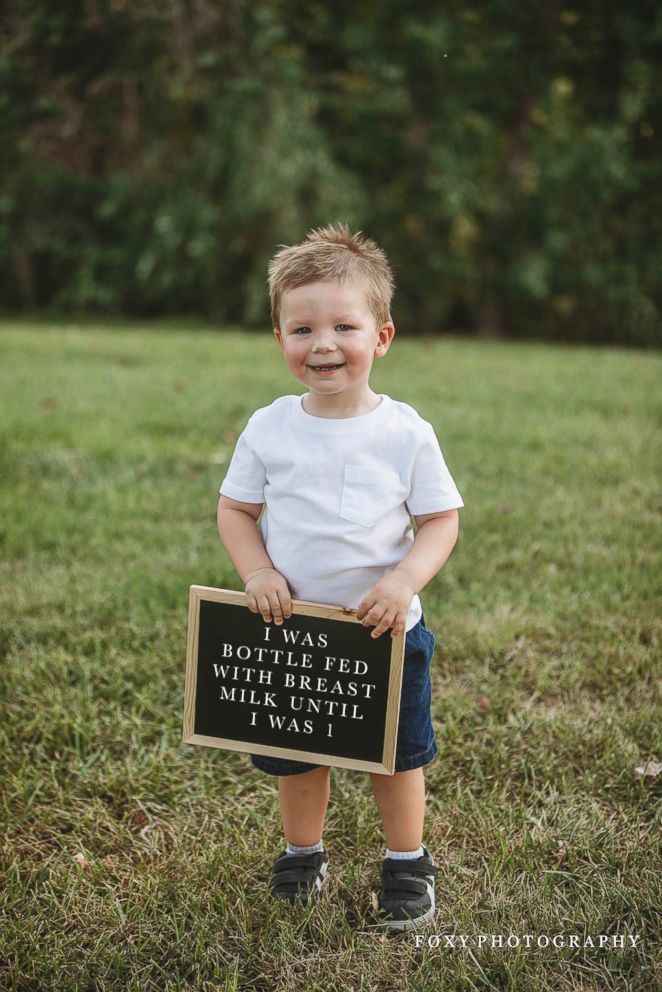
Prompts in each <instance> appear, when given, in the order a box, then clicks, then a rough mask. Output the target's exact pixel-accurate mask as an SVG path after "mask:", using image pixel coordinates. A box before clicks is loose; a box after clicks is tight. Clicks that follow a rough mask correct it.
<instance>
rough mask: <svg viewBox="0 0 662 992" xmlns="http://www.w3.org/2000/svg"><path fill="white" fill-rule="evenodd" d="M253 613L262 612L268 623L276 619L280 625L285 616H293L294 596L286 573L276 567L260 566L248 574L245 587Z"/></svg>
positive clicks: (247, 600)
mask: <svg viewBox="0 0 662 992" xmlns="http://www.w3.org/2000/svg"><path fill="white" fill-rule="evenodd" d="M244 592H245V593H246V602H247V606H248V609H249V610H250V611H251V613H261V614H262V617H263V619H264V620H266V621H267V623H268V622H269V621H270V620H271V619H272V617H273V619H274V621H275V623H277V624H278V625H279V626H280V624H282V622H283V617H285V618H286V619H288V618H289V617H291V616H292V596H291V594H290V587H289V586H288V584H287V581H286V579H285V576H284V575H281V574H280V572H277V571H276V569H275V568H260V569H258V571H256V572H253V573H252V574H251V575H249V576H248V578H247V580H246V585H245V588H244Z"/></svg>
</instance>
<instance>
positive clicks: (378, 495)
mask: <svg viewBox="0 0 662 992" xmlns="http://www.w3.org/2000/svg"><path fill="white" fill-rule="evenodd" d="M406 496H407V493H406V490H405V487H404V486H403V485H402V483H401V482H400V476H399V475H398V473H397V472H394V471H391V470H390V469H383V468H366V467H364V466H362V465H345V478H344V482H343V490H342V499H341V501H340V516H341V517H342V518H343V519H344V520H351V521H352V523H355V524H361V526H362V527H372V526H373V524H374V523H376V521H377V520H379V518H380V517H382V516H384V514H385V513H387V512H388V511H390V510H393V509H395V508H396V507H397V506H400V504H401V503H404V500H405V498H406Z"/></svg>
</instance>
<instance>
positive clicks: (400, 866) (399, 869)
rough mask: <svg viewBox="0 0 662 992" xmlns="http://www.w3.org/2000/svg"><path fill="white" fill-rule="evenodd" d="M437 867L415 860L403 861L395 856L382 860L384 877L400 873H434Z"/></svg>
mask: <svg viewBox="0 0 662 992" xmlns="http://www.w3.org/2000/svg"><path fill="white" fill-rule="evenodd" d="M438 871H439V869H438V868H437V866H436V865H431V864H427V865H422V864H418V863H417V862H416V861H406V862H404V863H403V861H400V860H398V859H397V858H385V859H384V862H383V872H384V877H385V878H386V877H387V876H397V875H399V874H402V875H420V876H421V877H423V876H425V875H436V874H437V872H438Z"/></svg>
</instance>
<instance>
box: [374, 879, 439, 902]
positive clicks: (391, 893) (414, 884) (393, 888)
mask: <svg viewBox="0 0 662 992" xmlns="http://www.w3.org/2000/svg"><path fill="white" fill-rule="evenodd" d="M427 890H428V887H427V885H426V884H425V882H419V881H417V880H416V879H415V878H398V879H387V881H385V882H384V885H383V887H382V893H383V896H384V898H386V899H399V898H401V897H403V896H404V894H405V893H409V894H411V895H415V896H422V895H425V893H426V892H427Z"/></svg>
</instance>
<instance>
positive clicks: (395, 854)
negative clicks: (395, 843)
mask: <svg viewBox="0 0 662 992" xmlns="http://www.w3.org/2000/svg"><path fill="white" fill-rule="evenodd" d="M424 854H425V851H424V850H423V845H422V844H421V846H420V847H419V848H417V849H416V850H415V851H392V850H391V849H390V848H389V847H387V848H386V854H385V855H384V857H386V858H395V859H396V861H400V860H404V859H405V858H422V857H423V855H424Z"/></svg>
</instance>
